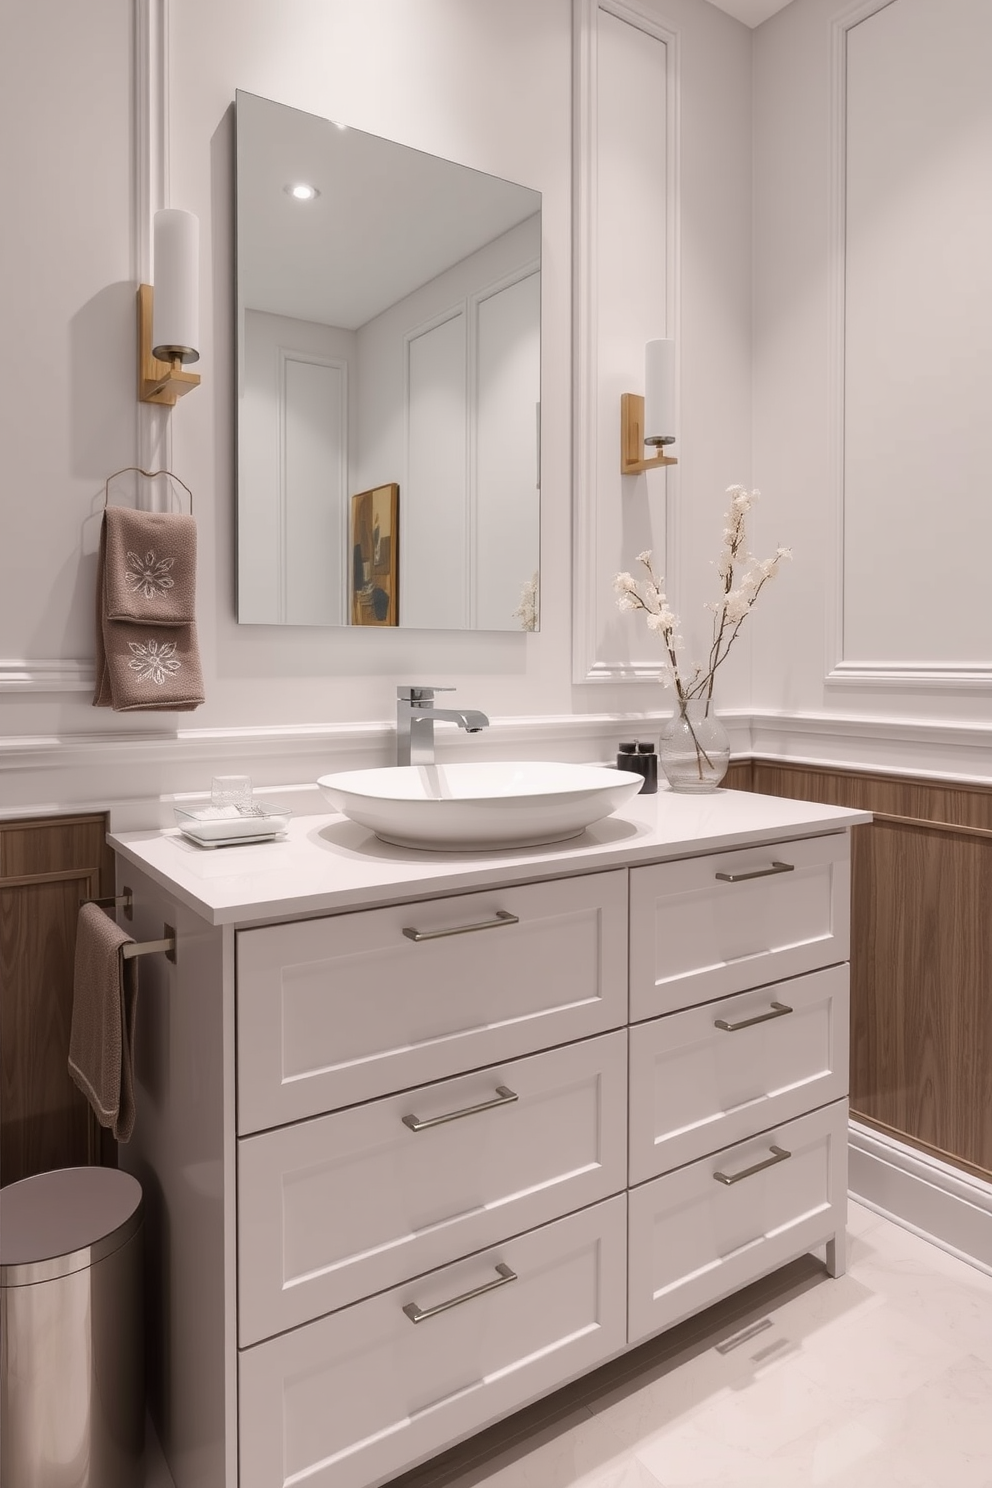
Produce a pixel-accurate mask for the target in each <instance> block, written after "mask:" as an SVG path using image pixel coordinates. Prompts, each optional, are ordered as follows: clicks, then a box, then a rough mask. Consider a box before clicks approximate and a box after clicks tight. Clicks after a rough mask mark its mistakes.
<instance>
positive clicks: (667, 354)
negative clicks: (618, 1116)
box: [644, 341, 675, 444]
mask: <svg viewBox="0 0 992 1488" xmlns="http://www.w3.org/2000/svg"><path fill="white" fill-rule="evenodd" d="M674 439H675V342H674V341H649V342H648V343H647V345H646V346H645V348H644V443H645V444H671V443H673V441H674Z"/></svg>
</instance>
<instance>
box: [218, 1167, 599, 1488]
mask: <svg viewBox="0 0 992 1488" xmlns="http://www.w3.org/2000/svg"><path fill="white" fill-rule="evenodd" d="M624 1251H625V1200H624V1198H623V1196H622V1195H619V1196H617V1197H616V1198H613V1199H607V1200H606V1201H605V1203H602V1204H597V1205H594V1206H593V1207H592V1208H590V1209H583V1210H581V1211H580V1212H579V1213H578V1214H573V1215H570V1216H569V1217H568V1218H567V1219H562V1220H557V1221H556V1222H555V1223H554V1224H550V1225H545V1226H544V1227H543V1228H542V1229H539V1230H534V1231H531V1232H530V1233H529V1234H527V1235H522V1236H520V1237H519V1238H518V1239H516V1240H511V1241H508V1242H507V1243H505V1244H503V1245H500V1246H499V1247H498V1248H496V1249H491V1250H488V1251H484V1252H482V1253H480V1254H479V1255H477V1256H474V1257H471V1258H470V1259H468V1260H464V1261H461V1262H459V1263H458V1264H457V1265H455V1266H448V1267H445V1268H444V1269H443V1270H441V1271H435V1272H432V1273H431V1274H430V1275H429V1276H425V1277H421V1278H420V1279H419V1280H417V1281H413V1282H410V1283H407V1284H405V1285H404V1286H402V1287H398V1288H396V1289H394V1290H393V1291H389V1292H384V1293H381V1294H380V1295H379V1296H377V1297H371V1298H369V1299H368V1300H367V1301H364V1302H359V1303H356V1304H355V1306H354V1307H348V1308H345V1309H344V1310H343V1311H341V1312H336V1313H333V1314H332V1315H331V1316H330V1317H326V1318H321V1319H320V1320H319V1321H318V1322H315V1323H309V1324H308V1325H307V1326H306V1327H304V1328H297V1329H295V1330H293V1331H292V1332H290V1333H285V1334H282V1335H281V1336H280V1337H278V1338H273V1339H270V1340H269V1341H268V1342H266V1343H261V1344H258V1345H257V1346H256V1347H255V1348H251V1349H247V1350H245V1351H244V1352H242V1353H241V1355H240V1360H239V1380H240V1408H239V1416H240V1459H241V1468H240V1480H239V1481H240V1488H283V1484H285V1483H287V1482H289V1481H292V1482H297V1481H305V1482H306V1484H307V1488H368V1485H369V1484H373V1483H381V1482H383V1481H385V1480H386V1479H387V1478H389V1477H392V1476H393V1475H394V1474H396V1473H398V1472H400V1471H402V1470H403V1469H404V1468H406V1467H407V1466H408V1465H411V1464H412V1463H415V1462H417V1461H419V1460H421V1459H423V1458H425V1457H428V1456H430V1455H431V1454H432V1453H433V1452H435V1451H437V1450H439V1449H440V1448H441V1447H442V1446H444V1445H445V1444H446V1443H448V1442H450V1441H452V1440H454V1439H456V1438H457V1437H459V1436H461V1435H464V1434H467V1433H468V1432H470V1431H472V1430H475V1429H477V1428H478V1427H481V1426H482V1425H484V1424H486V1423H487V1422H489V1421H491V1420H494V1419H495V1418H497V1417H498V1416H501V1415H503V1414H505V1413H506V1412H508V1411H511V1410H513V1409H514V1408H515V1407H517V1406H519V1405H522V1404H524V1403H525V1402H527V1401H528V1400H530V1399H532V1398H533V1397H534V1396H536V1395H538V1394H541V1393H542V1392H544V1391H545V1390H548V1389H551V1388H553V1387H554V1386H555V1385H556V1384H557V1383H559V1382H561V1381H564V1380H566V1379H568V1378H570V1377H572V1376H573V1375H575V1374H578V1373H581V1372H583V1371H585V1370H587V1369H590V1368H592V1367H593V1366H594V1365H595V1364H597V1363H599V1362H600V1361H601V1360H603V1359H605V1358H607V1357H608V1356H609V1355H610V1354H613V1353H615V1352H616V1351H617V1350H619V1349H620V1348H622V1347H623V1344H624V1341H625V1337H626V1333H625V1323H626V1319H625V1298H624V1289H625V1274H626V1267H625V1254H624ZM497 1266H499V1267H503V1268H508V1270H509V1272H510V1274H511V1275H512V1276H514V1277H515V1278H516V1279H515V1280H508V1279H507V1278H506V1275H505V1271H504V1272H503V1273H500V1272H498V1271H497V1270H496V1268H497ZM493 1283H504V1284H502V1285H498V1286H496V1287H495V1289H492V1290H485V1291H482V1292H481V1294H479V1295H475V1296H474V1297H472V1298H471V1299H470V1300H466V1301H464V1302H463V1303H458V1304H457V1305H455V1306H449V1307H447V1308H446V1309H445V1310H439V1311H438V1312H437V1313H436V1314H435V1315H433V1316H430V1317H427V1318H425V1319H424V1320H423V1321H421V1322H418V1323H414V1322H412V1321H411V1319H410V1317H409V1316H408V1315H407V1314H406V1313H404V1311H403V1309H404V1307H410V1308H420V1309H422V1310H423V1311H429V1310H430V1309H432V1308H439V1309H441V1308H445V1304H448V1303H451V1302H452V1301H453V1300H454V1299H455V1298H459V1297H463V1296H465V1295H466V1294H467V1293H473V1292H478V1291H479V1289H481V1288H488V1287H492V1285H493Z"/></svg>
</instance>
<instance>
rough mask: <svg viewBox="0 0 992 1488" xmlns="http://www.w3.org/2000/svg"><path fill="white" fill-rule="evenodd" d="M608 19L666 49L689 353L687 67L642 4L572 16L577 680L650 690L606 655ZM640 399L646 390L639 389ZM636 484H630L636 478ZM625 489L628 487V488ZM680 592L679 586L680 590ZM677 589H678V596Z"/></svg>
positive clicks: (670, 508) (670, 245) (642, 674)
mask: <svg viewBox="0 0 992 1488" xmlns="http://www.w3.org/2000/svg"><path fill="white" fill-rule="evenodd" d="M601 10H602V11H605V12H607V13H608V14H610V15H613V16H616V17H617V18H618V19H619V20H622V21H625V22H627V24H629V25H632V26H636V27H637V28H638V29H639V30H642V31H644V32H646V33H647V34H648V35H649V36H652V37H654V38H656V39H657V40H659V41H662V42H663V43H664V44H665V48H666V74H667V75H666V95H667V97H666V108H667V118H666V160H665V186H666V211H665V222H666V234H665V235H666V242H665V262H666V284H665V308H666V324H667V326H668V332H667V334H668V335H670V336H672V337H674V339H675V343H676V348H677V347H678V345H679V330H680V323H679V313H680V294H679V282H680V276H679V243H680V232H679V223H678V204H679V162H680V152H679V92H678V86H679V62H678V33H677V32H676V31H674V30H671V29H669V28H668V27H666V26H664V25H663V24H661V22H660V21H659V20H658V17H657V15H656V14H654V13H653V12H652V11H651V10H650V9H648V8H647V7H646V6H644V5H638V4H636V3H633V0H573V7H572V36H573V41H572V80H573V82H572V96H573V100H574V102H573V120H572V192H573V209H572V212H573V215H572V276H573V287H572V296H573V312H572V347H573V349H572V366H573V370H572V385H573V393H572V426H573V431H574V432H573V460H572V484H573V502H574V504H573V514H574V515H573V533H574V536H573V578H572V585H573V588H572V676H573V681H575V682H612V683H616V682H644V681H650V680H653V679H655V678H657V677H658V675H659V671H660V667H659V666H658V665H657V664H654V665H652V664H651V663H647V662H635V663H630V662H625V661H623V660H621V659H616V658H612V657H609V656H604V655H601V654H600V637H599V629H600V627H599V616H600V606H601V604H602V603H603V599H604V596H603V595H601V594H600V593H599V588H600V585H599V576H598V570H597V562H596V530H597V523H598V519H599V513H600V507H601V502H602V501H603V499H604V498H603V495H602V493H601V491H600V487H599V480H598V474H597V473H598V468H599V463H598V462H599V437H598V422H599V417H598V382H597V379H598V366H599V361H598V356H599V346H598V336H597V303H596V283H597V266H598V246H597V236H598V199H597V190H596V178H597V169H598V161H597V149H596V138H597V87H598V57H597V26H598V19H599V12H600V11H601ZM631 391H636V389H631ZM619 420H620V408H619V400H618V402H617V408H616V428H617V450H618V463H617V482H618V483H619V482H620V481H621V480H623V479H625V477H622V476H621V475H620V474H619V441H620V429H619ZM667 478H668V480H669V481H670V482H672V484H671V485H670V486H669V488H668V492H667V499H666V508H665V555H666V556H665V565H666V570H667V572H668V574H669V575H673V574H675V573H677V572H678V568H679V541H680V533H679V502H678V499H677V498H678V482H677V467H673V468H672V469H670V470H669V471H667ZM626 479H629V477H628V478H626ZM618 488H619V487H618ZM670 584H671V580H670ZM672 587H674V586H672Z"/></svg>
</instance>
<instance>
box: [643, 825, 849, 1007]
mask: <svg viewBox="0 0 992 1488" xmlns="http://www.w3.org/2000/svg"><path fill="white" fill-rule="evenodd" d="M849 942H850V864H849V860H848V841H847V834H846V832H837V833H831V834H830V835H829V836H824V837H810V838H802V839H800V840H798V841H794V842H777V843H769V844H765V845H762V846H760V847H747V848H740V849H737V850H735V851H734V852H725V853H714V854H712V855H707V856H706V857H699V858H690V859H687V860H683V861H682V862H678V863H659V864H657V865H655V866H653V867H647V868H634V869H632V871H631V875H630V1017H631V1021H632V1022H636V1021H638V1020H639V1019H642V1018H653V1017H656V1016H657V1015H658V1014H659V1013H669V1012H674V1011H675V1010H677V1009H678V1008H685V1007H692V1006H693V1005H694V1004H696V1003H700V1002H709V1001H711V1000H713V999H714V998H717V997H726V996H728V995H729V994H730V993H733V992H742V991H744V990H745V989H746V988H748V987H753V986H755V985H756V984H758V983H762V984H764V983H767V982H775V981H780V980H781V979H782V978H784V977H793V976H799V975H801V974H802V973H803V972H805V971H814V970H816V968H817V967H820V966H830V965H832V964H834V963H835V962H839V961H846V960H847V958H848V954H849Z"/></svg>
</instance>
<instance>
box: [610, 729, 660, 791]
mask: <svg viewBox="0 0 992 1488" xmlns="http://www.w3.org/2000/svg"><path fill="white" fill-rule="evenodd" d="M617 769H618V770H629V771H630V772H631V773H632V774H634V775H640V777H641V788H640V791H639V792H638V794H639V795H642V796H651V795H654V793H655V792H656V791H657V789H658V756H657V754H656V753H655V749H654V745H653V744H641V743H639V742H638V741H637V740H636V739H633V740H630V741H625V742H624V743H623V744H620V745H618V746H617Z"/></svg>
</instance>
